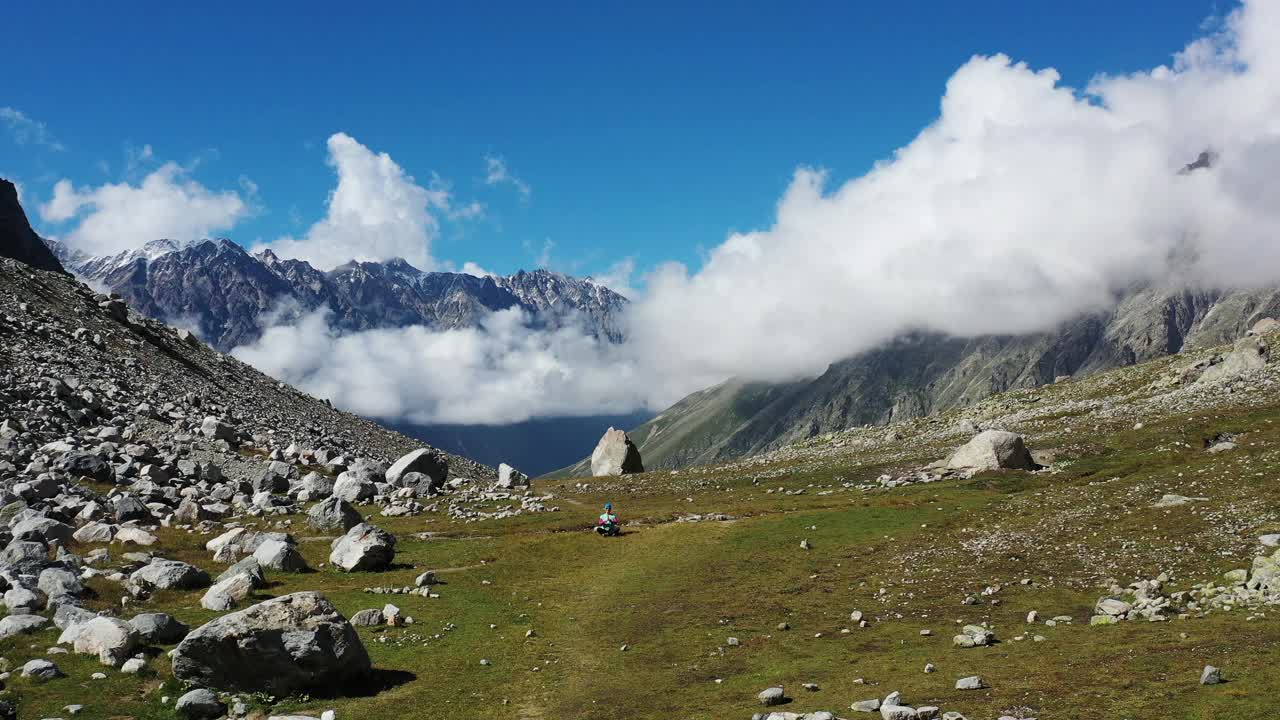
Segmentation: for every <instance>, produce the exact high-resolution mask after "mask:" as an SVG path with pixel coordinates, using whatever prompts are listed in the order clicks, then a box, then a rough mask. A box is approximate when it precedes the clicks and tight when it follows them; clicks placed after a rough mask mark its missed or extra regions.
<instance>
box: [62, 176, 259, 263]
mask: <svg viewBox="0 0 1280 720" xmlns="http://www.w3.org/2000/svg"><path fill="white" fill-rule="evenodd" d="M39 211H40V217H41V218H42V219H43V220H45V221H46V222H50V223H59V224H60V223H68V222H72V221H74V225H73V226H72V227H70V228H69V229H68V230H67V231H66V232H63V233H60V234H59V237H60V238H61V240H62V241H63V242H65V243H67V244H68V245H70V246H71V247H73V248H76V249H79V250H82V251H84V252H86V253H89V254H90V255H108V254H113V253H118V252H122V251H125V250H129V249H131V248H135V247H139V246H141V245H142V244H144V243H146V242H149V241H151V240H157V239H160V238H169V239H172V240H196V239H200V238H204V237H208V236H209V235H211V234H213V233H215V232H219V231H225V230H228V229H230V228H232V227H233V226H235V224H236V223H237V222H239V221H240V220H242V219H243V218H245V217H247V216H248V215H249V214H250V213H251V211H252V209H251V207H250V205H249V203H248V202H246V199H245V198H243V197H241V196H240V194H239V193H237V192H235V191H231V190H224V191H214V190H210V189H209V188H206V187H205V186H204V185H201V184H200V183H198V182H196V181H195V180H193V179H191V178H190V177H189V175H188V173H187V171H186V170H185V169H184V168H183V167H182V166H180V165H178V164H176V163H172V162H171V163H165V164H164V165H161V166H160V167H159V168H157V169H156V170H154V171H153V172H151V173H150V174H148V175H147V176H146V177H144V178H143V179H142V181H141V182H140V183H138V184H137V185H132V184H130V183H129V182H127V181H126V182H120V183H106V184H103V185H100V186H98V187H81V188H77V187H75V186H74V185H72V183H71V181H70V180H67V179H65V178H64V179H62V180H59V181H58V182H57V183H56V184H55V185H54V186H53V197H52V198H51V199H50V200H49V201H48V202H46V203H44V204H42V205H41V206H40V208H39Z"/></svg>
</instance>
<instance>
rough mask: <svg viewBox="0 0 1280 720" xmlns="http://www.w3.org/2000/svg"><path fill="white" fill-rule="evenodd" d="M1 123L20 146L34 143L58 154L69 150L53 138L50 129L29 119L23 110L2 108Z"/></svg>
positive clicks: (0, 110) (37, 121) (0, 108)
mask: <svg viewBox="0 0 1280 720" xmlns="http://www.w3.org/2000/svg"><path fill="white" fill-rule="evenodd" d="M0 123H4V124H5V125H6V126H8V128H9V134H10V135H11V136H12V137H13V141H14V142H15V143H17V144H19V145H26V144H27V143H32V144H35V145H43V146H44V147H47V148H49V149H50V150H56V151H58V152H61V151H63V150H66V149H67V148H66V146H64V145H63V144H62V143H60V142H58V141H57V140H56V139H55V138H54V137H53V134H52V133H50V132H49V128H48V127H47V126H46V125H45V124H44V123H42V122H40V121H39V120H34V119H32V118H30V117H28V116H27V115H26V114H25V113H23V112H22V111H21V110H17V109H15V108H11V107H0Z"/></svg>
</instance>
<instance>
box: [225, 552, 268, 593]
mask: <svg viewBox="0 0 1280 720" xmlns="http://www.w3.org/2000/svg"><path fill="white" fill-rule="evenodd" d="M239 573H247V574H248V575H249V579H250V580H252V581H253V586H254V587H255V588H260V587H263V586H265V585H266V584H267V574H266V573H265V572H263V570H262V563H260V562H258V558H256V557H254V556H252V555H250V556H248V557H246V558H243V559H241V560H240V561H239V562H237V563H236V564H235V565H232V566H231V567H229V568H227V569H226V570H223V571H222V574H221V575H219V576H218V578H217V580H216V581H215V583H220V582H222V581H223V580H226V579H227V578H229V577H231V576H233V575H237V574H239Z"/></svg>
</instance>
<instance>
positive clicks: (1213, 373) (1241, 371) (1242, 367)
mask: <svg viewBox="0 0 1280 720" xmlns="http://www.w3.org/2000/svg"><path fill="white" fill-rule="evenodd" d="M1269 356H1270V348H1269V347H1267V344H1266V343H1265V342H1263V341H1262V340H1261V339H1260V338H1259V337H1256V336H1249V337H1242V338H1240V339H1239V340H1236V342H1235V346H1234V347H1233V348H1232V350H1231V352H1229V353H1227V355H1226V357H1224V358H1222V362H1220V363H1217V364H1214V365H1210V366H1209V367H1208V369H1206V370H1205V371H1204V372H1203V373H1201V375H1200V377H1199V378H1198V379H1197V380H1196V384H1198V385H1200V384H1212V383H1225V382H1232V381H1234V380H1238V379H1240V378H1242V377H1245V376H1246V375H1250V374H1252V373H1255V372H1257V371H1259V370H1261V369H1263V368H1264V367H1266V366H1267V360H1268V358H1269Z"/></svg>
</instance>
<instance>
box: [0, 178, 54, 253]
mask: <svg viewBox="0 0 1280 720" xmlns="http://www.w3.org/2000/svg"><path fill="white" fill-rule="evenodd" d="M0 257H8V258H13V259H14V260H17V261H18V262H20V263H23V264H24V265H30V266H31V267H33V268H36V269H37V270H50V271H53V272H65V270H63V269H62V263H60V262H58V258H57V257H55V256H54V254H53V252H52V251H51V250H50V249H49V247H48V245H46V244H45V242H44V240H42V239H40V236H39V235H36V232H35V230H32V229H31V223H30V222H29V221H28V220H27V214H26V212H24V211H23V210H22V205H21V204H19V202H18V188H17V187H16V186H15V185H14V184H13V183H11V182H9V181H8V180H5V179H3V178H0Z"/></svg>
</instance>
